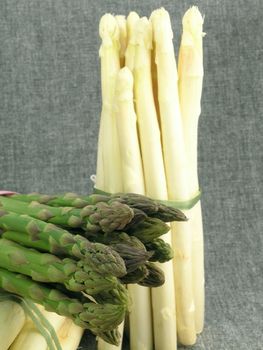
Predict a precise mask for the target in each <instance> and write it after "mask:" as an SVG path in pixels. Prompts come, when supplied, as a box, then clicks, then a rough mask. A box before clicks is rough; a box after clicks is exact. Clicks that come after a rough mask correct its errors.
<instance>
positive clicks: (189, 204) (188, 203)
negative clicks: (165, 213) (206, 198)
mask: <svg viewBox="0 0 263 350" xmlns="http://www.w3.org/2000/svg"><path fill="white" fill-rule="evenodd" d="M93 193H94V194H102V195H106V196H110V195H112V194H114V193H109V192H105V191H102V190H99V189H98V188H96V187H94V188H93ZM201 194H202V192H201V190H199V191H198V192H197V193H196V195H195V196H194V197H192V198H190V199H188V200H185V201H181V200H161V199H154V200H155V201H156V202H158V203H161V204H165V205H167V206H169V207H173V208H176V209H181V210H189V209H192V208H193V207H194V206H195V205H196V204H197V203H198V202H199V201H200V198H201Z"/></svg>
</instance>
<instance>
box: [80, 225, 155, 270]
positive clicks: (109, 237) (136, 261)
mask: <svg viewBox="0 0 263 350" xmlns="http://www.w3.org/2000/svg"><path fill="white" fill-rule="evenodd" d="M85 236H86V237H87V238H88V239H90V240H91V241H93V242H99V243H103V244H106V245H109V246H110V247H112V248H113V249H114V250H115V251H116V252H117V253H119V254H120V256H121V257H122V258H123V260H124V262H125V266H126V269H127V273H130V272H132V271H134V270H136V269H137V268H138V267H139V266H142V265H144V264H145V262H146V261H147V260H149V259H150V258H151V256H152V254H153V253H152V252H149V251H147V250H146V248H145V246H144V244H143V243H142V242H141V241H140V240H139V239H138V238H137V237H135V236H129V235H128V234H127V233H125V232H117V231H115V232H111V233H109V234H102V233H101V234H99V233H98V234H86V235H85Z"/></svg>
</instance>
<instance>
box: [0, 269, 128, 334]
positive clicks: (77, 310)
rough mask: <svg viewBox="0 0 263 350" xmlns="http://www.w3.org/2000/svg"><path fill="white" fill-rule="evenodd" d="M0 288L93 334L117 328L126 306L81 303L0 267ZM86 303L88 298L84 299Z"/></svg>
mask: <svg viewBox="0 0 263 350" xmlns="http://www.w3.org/2000/svg"><path fill="white" fill-rule="evenodd" d="M0 287H1V288H3V289H4V290H5V291H8V292H10V293H14V294H17V295H20V296H21V297H23V298H28V299H31V300H32V301H33V302H35V303H38V304H41V305H43V306H44V307H45V309H47V310H48V311H52V312H56V313H57V314H59V315H62V316H66V317H69V318H71V319H72V320H73V321H74V322H75V323H76V324H77V325H79V326H81V327H83V328H87V329H90V330H91V331H92V332H93V333H95V334H100V333H102V332H105V331H106V332H107V331H110V330H113V329H114V328H116V327H117V326H118V325H119V324H120V323H121V322H122V321H123V319H124V317H125V312H126V306H125V305H122V304H115V305H112V304H103V305H102V304H96V303H93V302H85V303H81V302H80V301H79V300H78V299H72V298H69V297H68V296H67V295H65V294H63V293H61V292H59V291H58V290H56V289H52V288H49V287H48V285H45V284H42V283H37V282H34V281H32V280H31V279H30V278H28V277H26V276H25V275H20V274H16V273H14V272H10V271H7V270H5V269H2V268H0ZM87 300H88V299H87Z"/></svg>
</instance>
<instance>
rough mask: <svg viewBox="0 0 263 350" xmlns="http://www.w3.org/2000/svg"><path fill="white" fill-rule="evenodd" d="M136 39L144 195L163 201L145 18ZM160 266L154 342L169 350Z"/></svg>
mask: <svg viewBox="0 0 263 350" xmlns="http://www.w3.org/2000/svg"><path fill="white" fill-rule="evenodd" d="M136 40H137V41H136V43H137V47H136V55H135V66H134V71H133V73H134V82H135V89H134V91H135V103H136V112H137V117H138V126H139V135H140V144H141V151H142V160H143V168H144V176H145V187H146V195H148V196H149V197H152V198H158V199H164V200H165V199H167V189H166V180H165V172H164V164H163V156H162V147H161V140H160V131H159V125H158V117H157V112H156V108H155V102H154V95H153V85H152V76H151V66H152V64H151V56H152V27H151V23H150V22H149V21H148V20H147V19H146V18H142V19H140V20H139V23H138V24H137V31H136ZM165 241H166V242H168V243H171V236H170V233H168V234H167V235H166V236H165ZM163 265H164V266H163V267H162V269H163V271H164V274H165V278H166V281H167V283H165V284H164V285H163V286H162V287H160V288H156V289H154V290H152V306H153V326H154V340H155V349H157V350H159V349H162V350H165V349H169V350H171V345H172V346H174V347H175V348H176V331H175V330H176V317H175V296H174V279H173V266H172V263H171V262H167V263H165V264H163ZM164 310H169V312H164Z"/></svg>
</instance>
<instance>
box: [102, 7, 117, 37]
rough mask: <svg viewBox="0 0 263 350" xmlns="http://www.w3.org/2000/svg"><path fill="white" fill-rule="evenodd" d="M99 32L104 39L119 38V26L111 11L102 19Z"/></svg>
mask: <svg viewBox="0 0 263 350" xmlns="http://www.w3.org/2000/svg"><path fill="white" fill-rule="evenodd" d="M99 33H100V37H101V39H102V40H107V39H109V40H110V41H112V40H114V41H115V40H116V41H118V40H119V35H120V33H119V26H118V23H117V21H116V18H115V17H114V16H113V15H111V14H110V13H106V14H105V15H103V16H102V17H101V19H100V24H99Z"/></svg>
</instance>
